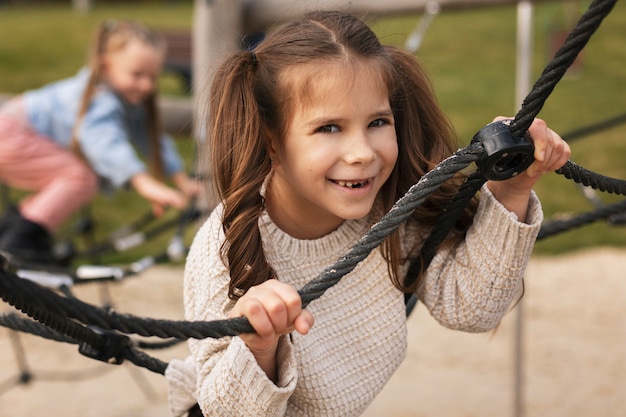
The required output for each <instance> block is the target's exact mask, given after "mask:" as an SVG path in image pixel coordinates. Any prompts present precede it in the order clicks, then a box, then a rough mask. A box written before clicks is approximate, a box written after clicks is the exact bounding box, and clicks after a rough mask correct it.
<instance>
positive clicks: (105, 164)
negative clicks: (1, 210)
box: [0, 20, 199, 261]
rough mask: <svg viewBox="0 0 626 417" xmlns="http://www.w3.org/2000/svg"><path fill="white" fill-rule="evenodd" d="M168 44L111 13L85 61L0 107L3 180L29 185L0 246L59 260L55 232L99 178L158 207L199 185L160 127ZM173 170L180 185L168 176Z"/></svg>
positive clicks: (182, 201) (180, 200) (4, 224)
mask: <svg viewBox="0 0 626 417" xmlns="http://www.w3.org/2000/svg"><path fill="white" fill-rule="evenodd" d="M165 48H166V45H165V43H164V41H163V39H161V38H160V37H159V36H157V34H155V33H154V32H153V31H151V30H150V29H148V28H147V27H145V26H144V25H142V24H140V23H138V22H134V21H116V20H107V21H105V22H103V23H102V24H101V25H99V27H98V28H97V29H96V31H95V34H94V39H93V44H92V45H91V50H90V59H89V61H88V64H87V66H86V67H85V68H83V69H81V70H80V71H79V72H78V73H77V74H76V75H75V76H73V77H71V78H67V79H64V80H61V81H57V82H54V83H51V84H49V85H46V86H44V87H41V88H39V89H37V90H32V91H27V92H25V93H23V94H21V95H19V96H17V97H15V98H13V99H11V100H10V101H9V102H7V103H6V104H5V105H4V106H3V107H1V108H0V182H3V183H5V184H7V185H9V186H11V187H14V188H16V189H22V190H26V191H32V194H30V195H29V196H28V197H26V198H25V199H23V200H21V201H20V202H19V205H18V206H16V207H12V208H11V209H10V210H9V211H8V213H7V214H6V216H5V218H4V219H3V220H2V221H1V223H0V250H3V251H6V252H8V253H10V254H12V255H15V256H18V257H21V258H24V259H28V260H34V261H51V260H54V257H53V255H52V253H51V241H52V238H51V235H52V234H53V233H54V231H55V230H57V228H58V227H59V226H60V225H61V224H62V223H63V222H64V221H65V220H67V219H68V218H69V217H70V216H71V215H72V214H73V213H75V212H76V211H77V210H78V209H79V208H81V207H82V206H84V205H85V204H87V203H88V202H89V201H91V199H92V198H93V197H94V196H95V195H96V193H97V191H98V188H99V187H106V188H120V187H126V186H130V187H132V188H133V189H134V190H135V191H136V192H137V193H138V194H139V195H140V196H142V197H143V198H145V199H147V200H148V201H149V202H150V203H151V205H152V207H153V211H154V213H155V214H156V215H160V214H161V213H162V212H163V210H164V209H165V208H167V207H174V208H177V209H182V208H184V207H185V206H186V204H187V201H188V199H189V198H190V197H193V196H195V195H197V193H198V190H199V186H198V183H197V182H196V181H195V180H193V179H191V178H189V177H188V175H187V174H186V173H185V171H184V166H183V162H182V160H181V158H180V156H179V154H178V153H177V150H176V147H175V144H174V142H173V141H172V139H171V138H170V137H169V136H167V135H165V134H164V133H163V132H162V129H161V121H160V118H159V112H158V108H157V91H158V90H157V82H158V77H159V74H160V72H161V68H162V65H163V60H164V54H165ZM138 152H139V155H138ZM140 155H141V156H140ZM143 159H147V160H149V165H150V170H148V169H147V168H146V166H145V164H144V162H143ZM168 177H169V178H170V179H171V180H172V182H173V184H174V185H175V187H176V188H172V187H170V186H168V185H167V184H166V183H165V182H163V181H164V180H165V179H166V178H168Z"/></svg>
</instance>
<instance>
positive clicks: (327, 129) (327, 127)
mask: <svg viewBox="0 0 626 417" xmlns="http://www.w3.org/2000/svg"><path fill="white" fill-rule="evenodd" d="M316 132H319V133H334V132H339V127H337V125H324V126H321V127H318V128H317V130H316Z"/></svg>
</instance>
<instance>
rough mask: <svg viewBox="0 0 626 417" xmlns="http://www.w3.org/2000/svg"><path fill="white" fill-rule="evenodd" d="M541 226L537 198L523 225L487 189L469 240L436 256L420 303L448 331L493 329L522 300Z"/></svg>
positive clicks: (531, 202)
mask: <svg viewBox="0 0 626 417" xmlns="http://www.w3.org/2000/svg"><path fill="white" fill-rule="evenodd" d="M542 221H543V213H542V211H541V205H540V203H539V200H538V198H537V197H536V195H535V194H534V193H533V194H532V196H531V200H530V203H529V207H528V216H527V222H526V223H522V222H519V221H518V220H517V217H516V216H515V215H514V214H513V213H511V212H509V211H508V210H507V209H506V208H505V207H504V206H502V205H501V204H500V202H498V201H497V200H496V199H495V197H494V196H493V194H491V192H490V191H489V189H488V188H487V187H486V186H483V188H482V190H481V198H480V202H479V206H478V211H477V213H476V216H475V217H474V221H473V224H472V226H471V227H470V228H469V230H468V231H467V234H466V238H465V239H464V241H463V242H462V243H460V244H459V245H458V246H456V247H453V248H448V249H443V250H441V251H440V252H439V253H438V254H437V255H436V256H435V258H434V259H433V261H432V262H431V264H430V266H429V268H428V270H427V272H426V275H425V278H424V279H423V280H422V284H421V285H420V287H419V288H418V297H419V299H420V300H421V301H422V302H423V303H424V304H425V305H426V307H427V308H428V310H429V311H430V313H431V315H432V316H433V317H434V318H435V319H436V320H437V321H438V322H439V323H441V324H442V325H443V326H446V327H449V328H451V329H456V330H463V331H468V332H483V331H488V330H491V329H493V328H494V327H495V326H497V325H498V324H499V323H500V321H501V319H502V317H504V315H505V314H506V313H507V312H508V311H509V309H510V307H511V305H512V304H513V302H515V301H516V300H517V299H519V297H520V296H521V294H522V288H523V276H524V272H525V270H526V266H527V264H528V260H529V258H530V254H531V252H532V248H533V245H534V242H535V240H536V238H537V234H538V233H539V229H540V227H541V222H542Z"/></svg>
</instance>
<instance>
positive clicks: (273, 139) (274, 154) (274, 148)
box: [267, 130, 280, 166]
mask: <svg viewBox="0 0 626 417" xmlns="http://www.w3.org/2000/svg"><path fill="white" fill-rule="evenodd" d="M267 138H268V143H269V148H268V153H269V156H270V161H271V162H272V165H273V166H276V164H278V163H279V162H280V157H279V152H278V150H279V149H280V148H279V146H278V136H277V135H276V134H274V133H273V132H271V131H269V130H268V131H267Z"/></svg>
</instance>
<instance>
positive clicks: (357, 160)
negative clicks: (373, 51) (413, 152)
mask: <svg viewBox="0 0 626 417" xmlns="http://www.w3.org/2000/svg"><path fill="white" fill-rule="evenodd" d="M377 68H378V67H377V65H376V64H374V65H366V64H365V63H361V64H359V65H356V66H353V67H349V68H348V66H346V65H345V64H342V63H341V62H337V63H327V64H323V65H322V67H321V68H320V66H319V65H317V68H316V74H317V75H318V76H316V77H314V78H313V77H311V78H309V94H308V96H307V99H306V102H305V103H302V102H298V103H296V105H295V106H294V107H295V108H293V109H292V110H291V112H292V115H291V118H290V119H289V120H288V123H287V132H286V136H285V138H284V141H283V143H282V144H281V146H275V147H274V148H273V155H272V159H273V175H272V177H271V179H270V182H269V184H268V188H267V193H266V207H267V210H268V213H269V214H270V216H271V217H272V219H273V221H274V222H275V223H276V224H277V225H278V226H279V227H280V228H281V229H282V230H284V231H285V232H287V233H289V234H290V235H292V236H294V237H296V238H299V239H314V238H318V237H321V236H324V235H326V234H328V233H330V232H332V231H333V230H335V229H336V228H337V227H339V226H340V225H341V223H342V222H343V221H344V220H346V219H359V218H362V217H364V216H366V215H367V214H368V213H369V212H370V210H371V209H372V206H373V204H374V200H375V198H376V195H377V194H378V191H379V190H380V189H381V187H382V186H383V184H384V183H385V181H387V179H388V178H389V175H390V174H391V171H392V170H393V167H394V165H395V163H396V159H397V156H398V145H397V141H396V132H395V127H394V117H393V114H392V112H391V106H390V105H389V98H388V91H387V87H386V85H385V84H384V82H383V81H382V80H381V78H380V77H379V76H378V72H377ZM299 71H300V72H299ZM301 71H302V68H301V67H300V68H298V67H296V68H294V69H292V70H289V73H288V74H287V79H289V78H290V77H291V79H293V80H298V77H299V76H300V77H301V76H302V75H301V74H302V73H301ZM305 72H306V71H305ZM292 84H294V83H292ZM295 84H296V85H297V84H298V83H297V82H296V83H295ZM296 101H297V100H296ZM300 101H301V100H300Z"/></svg>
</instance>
